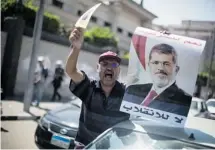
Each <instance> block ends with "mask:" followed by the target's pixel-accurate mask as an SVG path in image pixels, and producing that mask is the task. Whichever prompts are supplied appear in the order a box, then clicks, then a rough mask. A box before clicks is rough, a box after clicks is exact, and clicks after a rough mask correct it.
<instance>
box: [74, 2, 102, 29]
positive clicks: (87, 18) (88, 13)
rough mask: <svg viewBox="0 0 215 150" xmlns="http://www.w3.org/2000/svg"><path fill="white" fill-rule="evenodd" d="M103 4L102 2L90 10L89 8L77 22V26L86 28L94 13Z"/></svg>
mask: <svg viewBox="0 0 215 150" xmlns="http://www.w3.org/2000/svg"><path fill="white" fill-rule="evenodd" d="M100 5H101V3H99V4H96V5H94V6H93V7H91V8H90V9H89V10H87V11H86V12H85V13H84V14H83V15H82V16H81V17H80V18H79V19H78V21H77V22H76V24H75V27H80V28H83V29H86V27H87V25H88V23H89V21H90V18H91V16H92V15H93V13H94V11H95V10H96V9H97V8H98V7H99V6H100Z"/></svg>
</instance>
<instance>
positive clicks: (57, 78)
mask: <svg viewBox="0 0 215 150" xmlns="http://www.w3.org/2000/svg"><path fill="white" fill-rule="evenodd" d="M64 75H65V74H64V69H63V63H62V61H61V60H58V61H56V68H55V73H54V79H53V81H52V85H53V88H54V91H53V95H52V99H51V100H52V101H55V98H56V96H57V97H58V100H59V101H60V100H61V95H60V93H59V92H58V90H59V88H60V87H61V83H62V81H63V77H64Z"/></svg>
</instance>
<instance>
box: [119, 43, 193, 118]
mask: <svg viewBox="0 0 215 150" xmlns="http://www.w3.org/2000/svg"><path fill="white" fill-rule="evenodd" d="M177 59H178V56H177V52H176V50H175V49H174V48H173V47H172V46H170V45H168V44H158V45H155V46H154V47H153V48H152V49H151V51H150V54H149V62H148V66H149V70H150V75H151V78H152V81H153V83H152V84H135V85H130V86H128V87H127V88H126V92H125V95H124V98H123V100H125V101H128V102H132V103H135V104H139V105H142V106H146V107H150V108H154V109H158V110H162V111H166V112H170V113H175V114H178V115H182V116H187V114H188V112H189V108H190V104H191V101H192V96H191V95H189V94H187V93H186V92H185V91H183V90H182V89H180V88H178V86H177V85H176V75H177V73H178V71H179V69H180V67H179V66H178V61H177Z"/></svg>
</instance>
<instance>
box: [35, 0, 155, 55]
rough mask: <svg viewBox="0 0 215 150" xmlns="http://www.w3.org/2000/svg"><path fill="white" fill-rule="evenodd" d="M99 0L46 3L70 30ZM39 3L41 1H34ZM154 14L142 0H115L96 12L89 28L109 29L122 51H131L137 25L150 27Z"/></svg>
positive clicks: (65, 0)
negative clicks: (131, 42)
mask: <svg viewBox="0 0 215 150" xmlns="http://www.w3.org/2000/svg"><path fill="white" fill-rule="evenodd" d="M99 2H100V0H46V6H45V10H46V11H48V12H51V13H53V14H56V15H58V16H59V17H60V20H61V22H62V23H64V25H65V26H66V28H67V29H71V28H72V27H73V26H74V24H75V23H76V21H77V20H78V18H79V17H80V16H81V15H82V14H83V13H84V12H85V11H87V10H88V9H89V8H90V7H92V6H93V5H95V4H97V3H99ZM35 4H37V5H38V4H39V0H37V1H35ZM155 18H157V16H155V15H154V14H153V13H151V12H149V11H148V10H146V9H145V8H144V7H143V0H138V1H137V0H115V1H111V2H110V3H109V5H104V4H103V5H101V6H100V7H99V8H98V9H97V10H96V12H94V14H93V16H92V18H91V20H90V23H89V25H88V28H90V27H92V26H96V25H97V26H101V27H109V28H110V29H111V30H112V31H113V32H114V33H115V34H116V36H117V37H118V39H119V43H118V47H119V50H120V51H121V52H122V53H123V52H124V51H128V50H129V47H130V40H131V37H132V33H133V32H134V30H135V28H136V27H137V26H143V27H147V28H151V25H152V21H153V19H155Z"/></svg>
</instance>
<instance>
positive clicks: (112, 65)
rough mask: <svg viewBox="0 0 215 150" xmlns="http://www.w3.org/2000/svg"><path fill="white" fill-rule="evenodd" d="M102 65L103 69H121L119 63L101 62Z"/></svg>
mask: <svg viewBox="0 0 215 150" xmlns="http://www.w3.org/2000/svg"><path fill="white" fill-rule="evenodd" d="M100 65H101V66H102V67H103V68H117V67H119V63H116V62H113V63H108V62H101V63H100Z"/></svg>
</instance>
